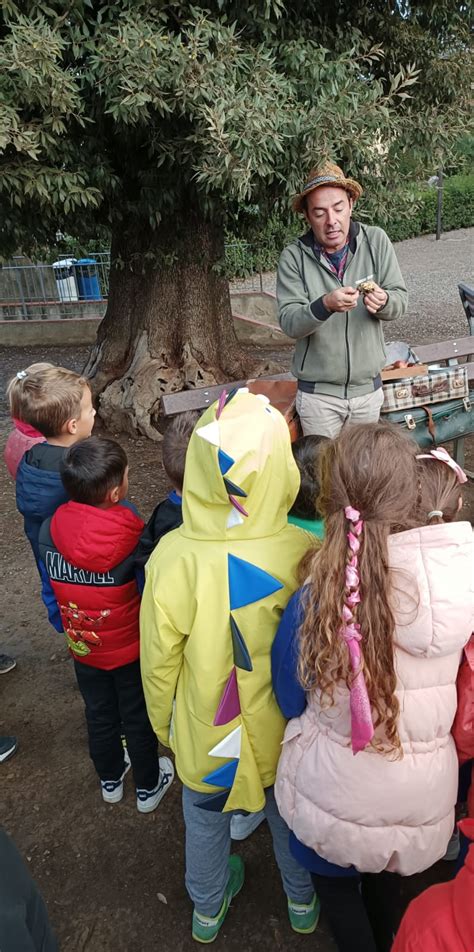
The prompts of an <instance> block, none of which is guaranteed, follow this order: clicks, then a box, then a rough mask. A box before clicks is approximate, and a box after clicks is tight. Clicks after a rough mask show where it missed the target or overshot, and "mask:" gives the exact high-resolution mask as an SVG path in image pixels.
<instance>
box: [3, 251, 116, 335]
mask: <svg viewBox="0 0 474 952" xmlns="http://www.w3.org/2000/svg"><path fill="white" fill-rule="evenodd" d="M109 271H110V253H109V252H97V253H96V254H92V255H90V256H89V257H88V258H79V259H77V258H73V257H71V255H66V254H64V255H60V256H59V258H58V260H57V261H55V262H53V264H33V263H32V262H30V261H29V260H28V259H27V258H24V257H20V256H19V257H16V258H13V259H12V262H11V263H9V264H7V265H4V266H3V267H0V320H42V319H43V320H44V319H54V318H57V319H61V318H67V317H74V316H77V314H78V310H80V309H78V308H77V307H74V308H72V307H71V305H78V304H86V303H87V304H89V305H90V304H91V303H92V302H95V303H96V310H97V311H98V312H99V313H101V312H102V311H103V303H102V304H101V302H105V300H106V299H107V297H108V293H109ZM93 309H94V308H93V307H92V308H91V307H89V308H88V309H87V310H88V313H89V312H90V311H91V310H93ZM83 310H84V309H83Z"/></svg>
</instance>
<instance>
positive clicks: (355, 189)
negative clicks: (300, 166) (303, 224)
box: [291, 162, 362, 214]
mask: <svg viewBox="0 0 474 952" xmlns="http://www.w3.org/2000/svg"><path fill="white" fill-rule="evenodd" d="M321 185H334V186H335V187H337V188H343V189H345V191H346V192H347V194H348V195H349V196H350V198H352V199H353V200H354V201H356V200H357V199H358V198H360V196H361V195H362V186H361V185H359V183H358V182H356V181H355V179H350V178H346V177H345V175H344V172H343V171H342V169H340V168H339V166H338V165H334V162H325V163H324V164H323V165H320V166H316V167H315V168H314V169H311V172H310V173H309V175H308V178H307V179H306V183H305V185H303V188H302V190H301V192H300V193H299V194H298V195H295V197H294V199H293V201H292V203H291V204H292V207H293V209H294V211H295V212H300V213H301V214H304V211H305V207H304V200H305V198H306V196H307V195H309V194H310V192H314V190H315V188H320V186H321Z"/></svg>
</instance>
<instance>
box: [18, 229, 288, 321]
mask: <svg viewBox="0 0 474 952" xmlns="http://www.w3.org/2000/svg"><path fill="white" fill-rule="evenodd" d="M226 260H227V266H228V269H229V271H230V273H233V274H236V275H241V277H236V278H233V279H232V280H231V281H229V286H230V290H231V291H233V292H239V291H257V292H258V291H260V292H261V291H274V290H275V276H274V274H272V273H271V272H268V273H264V272H263V271H261V270H260V269H259V262H258V256H257V254H256V253H253V252H252V250H251V248H250V246H248V245H247V243H246V242H242V241H241V242H236V243H235V244H234V243H232V242H230V243H228V245H226ZM109 275H110V252H108V251H98V252H93V253H91V254H90V255H89V257H87V258H75V257H73V256H72V255H71V253H69V254H67V253H65V254H61V255H59V257H58V260H57V261H55V262H53V263H52V264H34V263H33V262H31V261H30V260H29V259H28V258H25V257H23V256H18V257H15V258H13V259H12V261H11V262H9V263H8V264H6V265H4V266H0V322H1V321H12V320H55V319H57V320H60V319H63V318H72V317H90V316H94V317H95V316H98V317H100V316H101V315H102V314H103V313H104V312H105V306H106V301H107V298H108V294H109Z"/></svg>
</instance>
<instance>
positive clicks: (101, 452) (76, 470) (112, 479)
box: [61, 436, 128, 506]
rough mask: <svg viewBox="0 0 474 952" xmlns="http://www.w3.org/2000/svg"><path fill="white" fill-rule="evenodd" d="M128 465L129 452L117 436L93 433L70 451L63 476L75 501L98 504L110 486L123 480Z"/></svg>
mask: <svg viewBox="0 0 474 952" xmlns="http://www.w3.org/2000/svg"><path fill="white" fill-rule="evenodd" d="M127 465H128V460H127V454H126V452H125V450H123V449H122V447H121V446H119V444H118V443H116V442H115V440H105V439H101V438H100V437H98V436H89V437H88V439H86V440H79V442H78V443H74V444H73V445H72V446H71V447H70V449H69V450H68V451H67V453H66V455H65V457H64V459H63V461H62V463H61V479H62V481H63V486H64V488H65V489H66V490H67V492H68V493H69V495H70V497H71V499H73V500H74V502H83V503H86V505H88V506H98V505H100V503H102V502H104V500H105V497H106V495H107V493H108V491H109V489H113V488H114V486H120V484H121V483H122V482H123V477H124V475H125V470H126V468H127Z"/></svg>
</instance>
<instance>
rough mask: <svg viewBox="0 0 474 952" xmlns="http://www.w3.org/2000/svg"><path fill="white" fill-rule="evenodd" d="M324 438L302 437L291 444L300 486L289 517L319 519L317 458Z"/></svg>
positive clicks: (325, 438)
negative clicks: (298, 472)
mask: <svg viewBox="0 0 474 952" xmlns="http://www.w3.org/2000/svg"><path fill="white" fill-rule="evenodd" d="M324 443H327V437H326V436H302V437H301V439H299V440H295V442H294V443H293V444H292V447H291V448H292V450H293V456H294V460H295V463H296V465H297V467H298V469H299V471H300V477H301V485H300V488H299V492H298V495H297V497H296V499H295V501H294V503H293V506H292V507H291V515H292V516H297V517H298V518H299V519H320V518H321V517H320V515H319V513H318V510H317V508H316V500H317V498H318V496H319V478H318V457H319V450H320V448H321V446H323V445H324Z"/></svg>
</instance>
